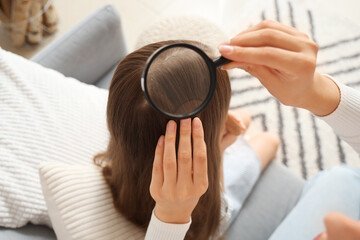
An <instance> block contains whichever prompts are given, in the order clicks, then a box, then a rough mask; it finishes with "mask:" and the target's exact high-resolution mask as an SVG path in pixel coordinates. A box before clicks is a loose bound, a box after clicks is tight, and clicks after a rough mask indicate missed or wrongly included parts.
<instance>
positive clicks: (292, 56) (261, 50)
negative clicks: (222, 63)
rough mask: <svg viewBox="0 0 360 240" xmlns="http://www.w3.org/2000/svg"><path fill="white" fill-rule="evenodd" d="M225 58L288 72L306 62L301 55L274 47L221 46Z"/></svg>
mask: <svg viewBox="0 0 360 240" xmlns="http://www.w3.org/2000/svg"><path fill="white" fill-rule="evenodd" d="M219 50H220V53H221V55H222V56H223V57H225V58H227V59H230V60H232V61H234V62H238V63H244V64H245V65H244V66H246V64H252V65H262V66H266V67H269V68H273V69H277V70H280V71H284V72H288V71H292V70H293V69H294V68H302V67H303V64H304V63H306V60H305V59H304V57H303V56H302V55H301V54H298V53H295V52H291V51H287V50H284V49H279V48H273V47H238V46H227V45H224V46H220V47H219ZM309 60H310V59H309ZM309 62H310V61H309Z"/></svg>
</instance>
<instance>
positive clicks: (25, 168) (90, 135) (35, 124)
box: [0, 48, 109, 228]
mask: <svg viewBox="0 0 360 240" xmlns="http://www.w3.org/2000/svg"><path fill="white" fill-rule="evenodd" d="M107 95H108V91H106V90H102V89H99V88H97V87H95V86H90V85H87V84H84V83H81V82H79V81H78V80H76V79H73V78H67V77H64V76H63V75H62V74H60V73H58V72H56V71H54V70H51V69H46V68H44V67H42V66H40V65H38V64H36V63H34V62H31V61H29V60H26V59H24V58H22V57H20V56H18V55H15V54H12V53H10V52H7V51H5V50H3V49H1V48H0V119H1V120H0V226H4V227H10V228H16V227H21V226H23V225H25V224H26V223H27V222H29V221H30V222H32V223H34V224H46V225H48V226H51V223H50V219H49V217H48V214H47V208H46V205H45V201H44V199H43V195H42V192H41V186H40V182H39V175H38V165H39V163H40V162H41V161H57V162H63V163H68V164H78V165H83V166H90V165H93V162H92V158H93V156H94V155H95V154H97V153H99V152H101V151H104V150H105V149H106V147H107V143H108V139H109V133H108V130H107V127H106V126H107V125H106V104H107Z"/></svg>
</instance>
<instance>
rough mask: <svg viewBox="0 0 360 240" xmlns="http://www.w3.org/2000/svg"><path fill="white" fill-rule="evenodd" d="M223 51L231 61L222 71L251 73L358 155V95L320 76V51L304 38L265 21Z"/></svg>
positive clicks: (250, 29) (239, 36)
mask: <svg viewBox="0 0 360 240" xmlns="http://www.w3.org/2000/svg"><path fill="white" fill-rule="evenodd" d="M219 50H220V53H221V54H222V55H223V56H224V57H226V58H228V59H230V60H232V61H233V62H231V63H229V64H226V65H224V66H223V68H224V69H230V68H242V69H244V70H245V71H247V72H249V73H250V74H252V75H253V76H255V77H256V78H258V79H259V80H260V82H261V83H262V85H263V86H264V87H266V88H267V89H268V91H269V92H270V93H271V94H272V95H273V96H274V97H276V98H277V99H278V100H279V101H280V102H282V103H283V104H285V105H288V106H293V107H299V108H304V109H307V110H309V111H311V112H312V113H313V114H315V115H316V116H319V118H321V119H323V120H325V121H326V122H327V123H328V124H329V125H330V126H331V127H333V128H334V130H335V132H336V133H337V134H338V135H339V136H340V137H341V138H342V139H344V140H345V141H347V142H348V143H349V144H350V145H351V146H352V147H353V148H354V149H355V150H356V151H357V152H358V153H360V124H358V123H359V122H360V107H359V105H360V104H359V102H360V100H359V98H360V96H359V95H360V93H359V92H358V91H356V90H354V89H351V88H348V87H346V86H344V85H342V84H338V85H337V84H336V83H335V82H334V81H333V80H332V79H331V78H330V77H328V76H325V75H322V74H320V73H318V72H317V71H316V58H317V53H318V46H317V44H316V43H314V42H313V41H311V40H310V39H309V37H308V36H307V35H306V34H304V33H302V32H300V31H299V30H297V29H295V28H293V27H290V26H286V25H283V24H281V23H278V22H275V21H269V20H267V21H264V22H261V23H259V24H257V25H255V26H253V27H251V28H249V29H247V30H245V31H243V32H241V33H240V34H238V35H237V36H235V37H234V38H232V39H230V41H229V42H228V43H225V44H223V45H220V46H219ZM340 95H341V96H340Z"/></svg>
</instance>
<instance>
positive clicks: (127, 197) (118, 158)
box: [95, 41, 231, 239]
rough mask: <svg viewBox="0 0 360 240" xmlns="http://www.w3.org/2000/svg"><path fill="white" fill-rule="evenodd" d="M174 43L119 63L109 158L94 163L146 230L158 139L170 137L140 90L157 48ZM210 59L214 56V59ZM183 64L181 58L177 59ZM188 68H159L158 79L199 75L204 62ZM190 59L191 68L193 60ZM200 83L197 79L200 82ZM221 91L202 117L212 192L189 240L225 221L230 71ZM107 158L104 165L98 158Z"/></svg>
mask: <svg viewBox="0 0 360 240" xmlns="http://www.w3.org/2000/svg"><path fill="white" fill-rule="evenodd" d="M173 42H174V41H166V42H158V43H154V44H150V45H147V46H144V47H142V48H140V49H138V50H136V51H134V52H133V53H131V54H129V55H128V56H127V57H126V58H125V59H124V60H122V61H121V62H120V64H119V65H118V67H117V69H116V71H115V74H114V77H113V79H112V82H111V85H110V89H109V99H108V106H107V123H108V129H109V132H110V142H109V145H108V149H107V151H106V152H105V153H104V154H101V155H99V156H97V157H96V159H95V161H96V162H97V163H98V164H101V165H102V166H103V173H104V176H105V179H106V181H107V183H108V184H109V186H110V188H111V191H112V194H113V198H114V205H115V207H116V208H117V209H118V210H119V211H120V212H121V213H122V214H123V215H124V216H125V217H127V218H128V219H129V220H131V221H132V222H134V223H136V224H138V225H140V226H142V227H146V226H147V224H148V223H149V221H150V217H151V213H152V210H153V208H154V206H155V202H154V200H153V199H152V198H151V196H150V191H149V187H150V181H151V173H152V164H153V159H154V152H155V147H156V143H157V140H158V139H159V137H160V136H161V135H163V134H164V133H165V127H166V123H167V122H168V121H169V119H167V118H166V117H164V116H163V115H162V114H160V113H158V112H157V111H155V110H154V109H153V108H152V107H151V106H150V105H149V103H148V102H147V100H146V98H145V96H144V94H143V92H142V90H141V74H142V71H143V69H144V67H145V63H146V61H147V59H148V58H149V56H150V55H151V54H152V53H153V52H154V51H155V50H157V49H158V48H160V47H162V46H165V45H167V44H170V43H173ZM182 42H188V43H190V44H193V45H195V46H197V47H199V48H201V49H202V50H204V51H205V52H206V53H207V54H211V51H210V49H209V48H208V47H207V46H205V45H203V44H200V43H198V42H189V41H182ZM209 57H211V58H212V57H215V56H210V55H209ZM177 61H178V60H177ZM183 61H184V64H183V65H182V66H184V69H183V70H182V71H177V72H165V71H163V69H162V68H161V66H160V65H159V69H157V71H156V72H157V73H156V74H157V75H158V76H161V75H163V76H164V77H166V78H168V79H170V80H171V79H181V77H182V76H181V75H182V74H184V76H183V77H186V76H185V74H187V75H194V76H196V75H198V74H199V68H200V66H199V65H198V64H201V63H200V62H199V61H194V59H189V58H187V57H184V59H183ZM189 61H191V64H188V62H189ZM195 79H196V78H195ZM216 79H217V84H216V90H215V94H214V97H213V99H212V100H211V102H210V103H209V105H208V106H207V107H206V108H205V109H204V110H203V111H202V112H201V113H200V114H199V115H198V117H199V118H200V119H201V120H202V123H203V126H204V138H205V142H206V145H207V155H208V176H209V188H208V191H207V192H206V193H205V194H204V195H203V196H202V197H201V198H200V201H199V203H198V205H197V207H196V208H195V210H194V212H193V215H192V224H191V227H190V230H189V231H188V235H187V236H188V238H187V239H207V238H208V237H209V234H213V233H214V232H215V231H216V230H217V227H218V224H219V221H220V204H221V200H220V169H221V168H220V160H221V153H220V145H219V143H220V136H221V131H222V128H223V125H224V122H225V119H226V115H227V111H228V108H229V102H230V97H231V88H230V80H229V77H228V74H227V72H225V71H223V70H220V69H218V70H216ZM101 158H102V159H103V161H102V162H101V161H100V162H99V161H98V160H100V159H101Z"/></svg>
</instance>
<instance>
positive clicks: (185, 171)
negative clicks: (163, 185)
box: [177, 118, 192, 186]
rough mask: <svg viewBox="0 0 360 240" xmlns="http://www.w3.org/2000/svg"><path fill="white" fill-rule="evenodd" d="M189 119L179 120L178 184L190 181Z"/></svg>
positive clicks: (184, 184)
mask: <svg viewBox="0 0 360 240" xmlns="http://www.w3.org/2000/svg"><path fill="white" fill-rule="evenodd" d="M191 170H192V148H191V119H190V118H188V119H184V120H181V121H180V138H179V149H178V181H177V182H178V184H181V185H183V186H186V185H188V184H190V183H192V178H191Z"/></svg>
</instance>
